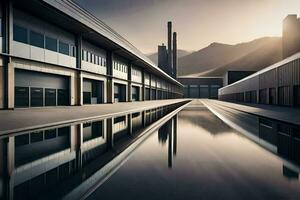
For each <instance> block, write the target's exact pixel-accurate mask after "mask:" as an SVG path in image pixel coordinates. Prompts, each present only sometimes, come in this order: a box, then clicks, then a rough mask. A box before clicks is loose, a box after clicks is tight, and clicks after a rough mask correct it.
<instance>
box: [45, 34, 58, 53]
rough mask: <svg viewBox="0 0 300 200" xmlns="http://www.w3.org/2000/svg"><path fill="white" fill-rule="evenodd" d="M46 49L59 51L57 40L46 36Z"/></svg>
mask: <svg viewBox="0 0 300 200" xmlns="http://www.w3.org/2000/svg"><path fill="white" fill-rule="evenodd" d="M46 49H48V50H50V51H57V40H56V39H54V38H51V37H47V36H46Z"/></svg>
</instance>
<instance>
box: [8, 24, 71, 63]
mask: <svg viewBox="0 0 300 200" xmlns="http://www.w3.org/2000/svg"><path fill="white" fill-rule="evenodd" d="M13 39H14V41H17V42H21V43H25V44H30V45H32V46H36V47H39V48H43V49H47V50H50V51H54V52H59V53H61V54H65V55H68V56H73V57H76V48H75V46H74V45H70V44H68V43H66V42H63V41H60V40H58V39H56V38H52V37H49V36H47V35H44V34H42V33H38V32H35V31H33V30H27V29H26V28H24V27H21V26H19V25H16V24H14V27H13Z"/></svg>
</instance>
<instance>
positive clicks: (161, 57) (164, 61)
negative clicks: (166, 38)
mask: <svg viewBox="0 0 300 200" xmlns="http://www.w3.org/2000/svg"><path fill="white" fill-rule="evenodd" d="M157 52H158V67H159V68H160V69H162V70H163V71H164V72H167V70H168V52H167V47H166V46H165V45H164V44H162V45H158V51H157Z"/></svg>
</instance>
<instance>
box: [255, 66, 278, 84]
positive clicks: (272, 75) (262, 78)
mask: <svg viewBox="0 0 300 200" xmlns="http://www.w3.org/2000/svg"><path fill="white" fill-rule="evenodd" d="M272 87H277V73H276V69H272V70H270V71H267V72H265V73H263V74H261V75H259V89H264V88H272Z"/></svg>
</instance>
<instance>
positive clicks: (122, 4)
mask: <svg viewBox="0 0 300 200" xmlns="http://www.w3.org/2000/svg"><path fill="white" fill-rule="evenodd" d="M75 1H76V2H78V3H79V4H80V5H82V6H83V7H84V8H86V9H87V10H89V11H90V12H91V13H93V14H94V15H95V16H97V17H98V18H99V19H101V20H102V21H104V22H105V23H106V24H108V25H109V26H111V27H112V28H113V29H115V30H116V31H117V32H118V33H120V34H121V35H122V36H124V37H125V38H126V39H127V40H128V41H129V42H131V43H132V44H133V45H135V46H136V47H137V48H139V49H140V50H141V51H142V52H144V53H151V52H154V51H156V50H157V45H158V44H161V43H162V42H164V43H166V41H167V38H166V37H167V36H166V35H167V28H166V24H167V21H169V20H171V21H173V27H174V29H173V30H175V31H177V32H178V47H179V48H180V49H185V50H199V49H201V48H203V47H205V46H207V45H209V44H210V43H212V42H222V43H229V44H235V43H240V42H246V41H250V40H252V39H255V38H259V37H263V36H281V29H282V28H281V27H282V20H283V18H284V17H285V16H286V15H287V14H300V0H75Z"/></svg>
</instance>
